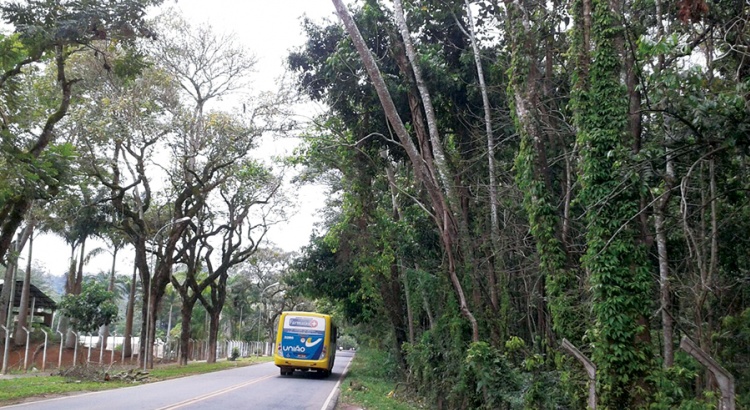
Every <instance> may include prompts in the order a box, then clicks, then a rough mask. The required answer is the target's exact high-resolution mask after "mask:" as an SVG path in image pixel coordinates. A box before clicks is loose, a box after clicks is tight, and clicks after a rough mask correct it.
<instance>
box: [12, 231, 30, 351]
mask: <svg viewBox="0 0 750 410" xmlns="http://www.w3.org/2000/svg"><path fill="white" fill-rule="evenodd" d="M29 228H30V229H31V235H30V236H29V259H28V260H27V261H26V275H25V276H24V279H23V288H22V290H21V304H20V305H19V308H18V319H17V320H18V322H17V323H16V334H15V336H14V339H15V340H14V343H15V344H16V346H22V345H24V344H26V337H25V336H26V332H25V331H24V330H23V329H24V328H27V329H28V330H32V329H31V326H29V323H28V318H29V308H30V306H29V299H31V298H30V294H31V257H32V251H33V250H34V220H33V219H31V218H29Z"/></svg>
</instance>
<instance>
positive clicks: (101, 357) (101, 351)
mask: <svg viewBox="0 0 750 410" xmlns="http://www.w3.org/2000/svg"><path fill="white" fill-rule="evenodd" d="M103 337H104V335H103V334H99V364H102V360H104V344H105V340H104V339H103Z"/></svg>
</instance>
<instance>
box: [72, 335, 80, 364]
mask: <svg viewBox="0 0 750 410" xmlns="http://www.w3.org/2000/svg"><path fill="white" fill-rule="evenodd" d="M73 337H74V338H75V339H76V343H75V347H73V367H76V366H77V365H78V338H79V337H80V335H79V334H78V333H76V332H73Z"/></svg>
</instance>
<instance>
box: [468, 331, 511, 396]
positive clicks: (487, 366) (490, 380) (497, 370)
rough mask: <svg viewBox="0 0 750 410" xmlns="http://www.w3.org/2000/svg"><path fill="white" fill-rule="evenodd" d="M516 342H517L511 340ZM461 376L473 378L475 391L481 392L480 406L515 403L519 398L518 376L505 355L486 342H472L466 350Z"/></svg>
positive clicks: (479, 393) (478, 393)
mask: <svg viewBox="0 0 750 410" xmlns="http://www.w3.org/2000/svg"><path fill="white" fill-rule="evenodd" d="M511 344H514V345H517V343H514V342H511ZM464 377H467V378H471V379H473V380H475V386H476V393H477V395H481V396H483V398H482V401H481V403H482V407H481V408H487V409H497V408H503V407H506V406H508V405H510V406H511V407H516V408H517V407H518V405H519V404H520V402H521V399H520V397H521V396H522V394H521V391H520V390H521V378H520V375H519V374H518V371H517V370H516V369H514V368H513V367H511V365H510V363H509V362H508V359H507V358H506V357H505V356H504V355H503V354H501V353H500V351H498V350H497V349H495V348H493V347H492V346H490V345H489V344H488V343H486V342H476V343H472V344H471V345H470V346H469V349H468V350H467V351H466V372H465V373H464Z"/></svg>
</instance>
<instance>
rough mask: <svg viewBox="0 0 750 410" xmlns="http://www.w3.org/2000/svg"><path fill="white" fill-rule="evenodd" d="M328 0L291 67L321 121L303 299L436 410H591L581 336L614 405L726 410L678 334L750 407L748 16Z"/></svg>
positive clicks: (681, 8)
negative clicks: (323, 186) (321, 209)
mask: <svg viewBox="0 0 750 410" xmlns="http://www.w3.org/2000/svg"><path fill="white" fill-rule="evenodd" d="M334 3H335V4H336V6H337V10H338V14H339V16H340V18H341V22H339V21H324V22H313V21H305V22H304V28H305V31H306V34H307V42H306V44H305V45H304V46H303V47H301V48H300V49H298V50H296V51H295V52H293V53H291V54H290V56H289V58H288V63H289V66H290V68H291V69H292V70H293V72H294V73H295V74H296V78H297V85H298V87H299V89H300V90H301V91H302V92H303V93H305V94H306V95H307V96H308V97H309V98H311V99H313V100H316V101H321V102H323V103H325V104H326V106H327V107H328V110H327V112H326V114H325V115H322V116H320V117H319V118H317V122H316V125H315V127H313V128H311V129H309V130H308V134H307V138H306V144H305V145H304V148H303V149H302V150H301V151H300V153H299V155H298V157H297V159H296V160H297V161H298V163H301V164H304V165H305V166H306V170H307V171H306V173H305V174H304V175H303V177H305V178H309V179H315V180H318V181H323V182H326V183H327V184H328V186H329V187H330V199H329V202H330V209H331V210H330V212H328V213H327V214H326V218H327V219H326V225H327V230H326V232H324V233H323V234H320V235H318V236H316V237H315V238H313V240H312V242H311V244H310V245H309V247H307V248H306V250H305V252H304V256H303V257H302V258H301V259H299V260H298V261H297V263H296V265H295V271H296V274H295V277H294V280H293V284H294V285H295V286H296V287H297V289H299V290H301V291H303V292H305V293H306V294H307V295H309V296H312V297H316V298H322V299H327V300H329V301H331V303H333V304H336V305H338V306H339V307H340V309H341V312H342V314H343V315H344V316H345V317H346V318H347V320H349V321H350V322H351V323H352V324H355V325H357V326H358V329H359V338H360V342H365V343H367V344H369V345H371V346H374V347H378V348H380V349H384V350H386V351H388V352H390V354H392V355H393V357H394V359H393V360H394V362H395V363H396V364H397V365H398V369H400V370H399V372H400V376H399V377H400V378H402V379H403V382H404V383H405V385H406V386H408V388H409V389H411V391H413V392H415V393H417V394H419V395H421V396H423V397H425V398H426V399H427V400H428V402H429V403H431V405H430V406H431V407H437V408H446V409H453V408H493V409H494V408H514V409H515V408H528V409H553V408H586V406H587V400H589V397H588V393H587V391H588V388H587V383H588V379H587V376H586V372H585V371H584V367H583V366H582V365H581V362H579V361H578V360H576V359H575V358H574V357H573V356H572V355H569V354H567V353H565V352H564V350H563V349H562V348H561V343H562V342H563V340H567V341H569V342H570V343H572V345H574V346H575V347H577V348H578V349H579V350H580V351H581V352H582V353H583V355H584V356H586V357H588V358H589V359H591V360H592V361H593V364H594V365H596V368H597V372H596V384H595V393H596V397H595V400H596V402H597V403H598V408H606V409H624V408H654V409H662V408H715V406H717V403H718V400H719V397H720V395H721V393H720V391H719V387H718V386H717V380H716V378H715V377H714V375H713V373H711V372H710V371H709V370H708V369H706V367H704V366H703V365H701V364H699V363H698V361H696V360H695V359H694V358H693V357H692V356H691V355H689V354H688V353H686V352H685V351H683V350H681V349H680V348H679V346H680V341H681V340H682V339H683V338H686V339H688V340H692V341H693V342H694V343H695V344H696V345H697V346H698V347H699V348H700V349H702V350H703V351H704V352H706V353H707V354H708V355H710V356H711V357H713V358H714V359H715V360H716V361H717V362H718V363H719V365H720V366H723V367H724V368H725V369H726V370H727V371H729V372H730V373H731V374H733V376H734V378H735V380H736V392H737V403H738V405H740V406H741V407H747V406H750V393H748V388H750V373H749V372H748V369H750V367H749V366H748V365H749V364H750V356H748V353H747V352H748V351H749V350H748V342H749V340H748V337H747V335H748V334H749V333H750V328H749V327H748V326H750V322H748V320H747V318H748V317H749V316H750V313H748V312H749V310H748V308H750V305H749V304H748V300H747V299H745V296H747V295H748V294H747V291H748V290H750V288H748V285H747V277H748V273H749V269H750V259H748V252H747V249H748V245H750V244H748V242H749V241H750V239H749V238H748V236H747V235H746V232H747V230H748V224H749V223H750V219H749V218H748V217H749V216H750V201H749V199H750V195H749V192H748V188H749V185H748V184H750V182H748V181H750V175H749V174H748V173H749V172H750V168H748V154H750V151H749V150H748V143H749V142H750V140H749V139H748V136H749V135H750V134H749V133H748V131H750V127H749V126H750V109H749V107H750V105H749V102H748V96H749V95H750V94H749V93H748V87H749V86H750V77H749V74H750V63H749V62H748V61H750V60H748V58H747V57H748V54H747V47H748V45H750V44H749V43H750V31H748V28H747V18H748V17H749V16H750V7H748V5H747V4H746V3H742V2H728V1H716V2H711V3H710V4H709V3H706V2H703V1H702V0H697V1H690V0H683V1H679V2H662V1H661V0H655V1H646V2H636V1H625V2H615V1H603V0H593V1H590V0H571V1H569V2H560V1H554V2H534V1H528V0H519V1H511V0H508V1H505V2H503V3H502V4H501V3H499V2H493V1H476V2H470V1H452V0H443V1H409V2H403V4H402V1H401V0H396V1H393V2H384V1H377V0H364V1H361V2H358V3H356V4H355V5H351V6H350V8H349V9H348V11H347V9H346V8H345V7H344V5H343V4H341V2H339V1H338V0H336V1H334ZM342 22H343V25H342V24H341V23H342ZM589 403H590V402H589Z"/></svg>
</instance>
